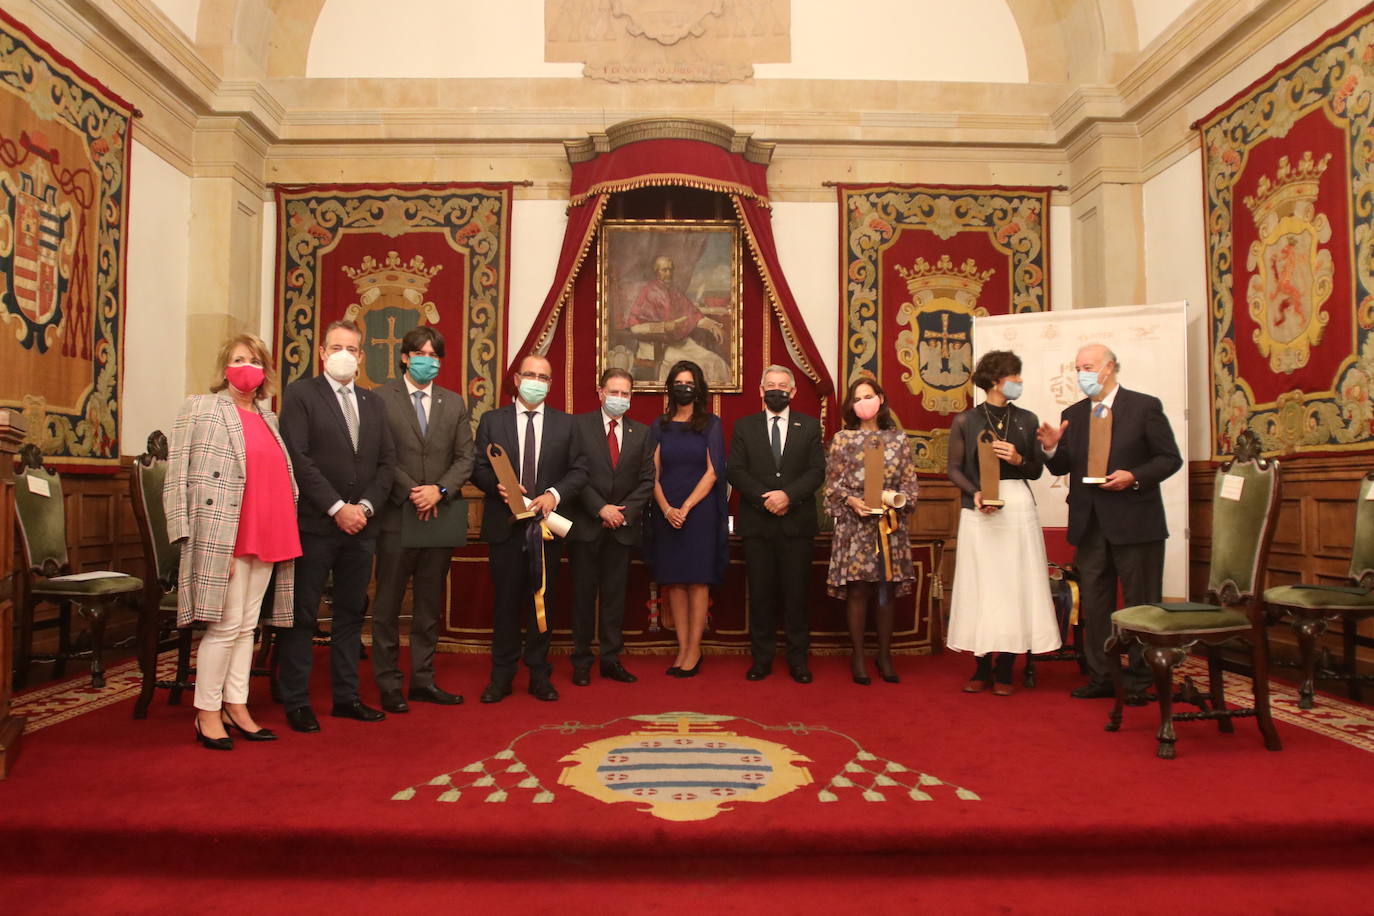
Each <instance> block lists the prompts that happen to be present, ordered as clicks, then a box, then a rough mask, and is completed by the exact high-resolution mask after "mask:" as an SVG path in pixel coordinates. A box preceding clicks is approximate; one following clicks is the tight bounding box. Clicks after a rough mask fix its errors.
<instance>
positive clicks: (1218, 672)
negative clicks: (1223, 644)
mask: <svg viewBox="0 0 1374 916" xmlns="http://www.w3.org/2000/svg"><path fill="white" fill-rule="evenodd" d="M1224 676H1225V672H1224V671H1223V670H1222V667H1221V652H1220V650H1218V649H1217V647H1216V646H1208V647H1207V685H1208V687H1209V688H1210V690H1211V695H1212V711H1213V712H1225V711H1226V682H1225V680H1224ZM1217 731H1219V732H1221V733H1222V734H1223V735H1231V734H1235V731H1236V725H1235V723H1234V722H1232V721H1231V717H1230V716H1227V717H1226V718H1224V719H1218V720H1217Z"/></svg>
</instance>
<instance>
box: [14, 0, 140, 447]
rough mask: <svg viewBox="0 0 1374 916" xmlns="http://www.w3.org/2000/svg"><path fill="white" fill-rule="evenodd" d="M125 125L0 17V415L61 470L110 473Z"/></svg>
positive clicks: (64, 66)
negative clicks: (18, 420)
mask: <svg viewBox="0 0 1374 916" xmlns="http://www.w3.org/2000/svg"><path fill="white" fill-rule="evenodd" d="M134 116H135V112H134V109H133V106H131V105H130V104H129V103H128V102H126V101H124V100H123V99H121V98H120V97H119V96H117V95H115V94H114V93H112V92H110V90H109V89H107V88H106V87H105V86H102V85H101V84H100V83H99V82H97V81H96V80H95V79H93V78H92V77H91V76H89V75H88V74H86V73H85V72H84V71H82V70H81V69H80V68H79V67H77V66H76V65H75V64H73V63H72V62H71V61H69V60H67V59H66V58H65V57H63V56H62V55H61V54H59V53H57V52H56V51H55V50H54V49H53V48H52V47H51V46H50V45H49V44H47V43H46V42H44V41H43V40H42V39H40V38H38V37H37V36H36V35H34V34H33V33H32V32H30V31H29V30H28V29H26V28H25V27H24V26H22V25H20V24H19V23H18V22H16V21H15V20H14V19H12V18H11V17H9V16H8V15H6V14H5V13H4V12H3V11H0V406H5V407H13V408H15V409H16V410H19V411H20V412H22V413H23V415H24V419H25V421H26V423H27V425H28V437H27V440H26V441H29V442H33V443H36V444H37V445H38V446H39V447H41V448H42V449H43V453H44V454H45V455H49V456H51V457H52V458H53V459H54V461H55V463H56V464H58V465H61V466H67V467H72V466H77V467H88V468H89V467H96V468H99V467H109V468H113V467H115V466H117V465H118V463H119V418H120V383H121V379H122V376H123V356H124V350H123V332H124V259H125V243H124V240H125V237H126V232H125V226H126V225H127V223H128V212H129V155H130V151H131V146H130V143H129V132H130V128H131V126H132V121H133V118H134Z"/></svg>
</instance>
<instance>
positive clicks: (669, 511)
mask: <svg viewBox="0 0 1374 916" xmlns="http://www.w3.org/2000/svg"><path fill="white" fill-rule="evenodd" d="M658 508H659V511H660V512H662V513H663V517H664V518H666V519H667V520H668V524H670V525H672V526H673V527H674V528H681V527H682V526H683V525H684V524H686V522H687V513H688V512H691V511H692V507H691V506H689V505H687V504H686V503H683V504H682V508H681V509H679V508H677V507H676V506H669V505H666V504H664V503H660V504H659V507H658Z"/></svg>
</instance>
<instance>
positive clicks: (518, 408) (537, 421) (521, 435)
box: [513, 398, 563, 506]
mask: <svg viewBox="0 0 1374 916" xmlns="http://www.w3.org/2000/svg"><path fill="white" fill-rule="evenodd" d="M530 410H533V411H534V466H535V467H536V468H537V467H539V459H540V457H541V456H542V455H543V454H544V402H543V401H540V402H539V406H538V407H527V406H525V404H524V403H523V402H521V400H520V399H519V398H516V399H515V438H516V440H517V442H518V443H519V445H520V454H519V455H517V456H516V458H517V461H515V462H513V463H514V464H515V473H516V475H517V476H518V475H519V474H520V468H521V467H522V466H523V465H524V461H525V428H526V427H527V426H529V423H530V418H529V417H528V416H526V414H527V413H528V412H529V411H530ZM522 485H523V486H524V488H525V489H526V490H528V491H529V492H527V493H526V494H525V498H526V499H534V498H535V497H536V496H538V495H539V494H538V493H535V492H534V490H533V485H534V482H533V481H522ZM548 492H550V493H552V494H553V504H554V505H555V506H557V505H558V504H559V503H561V502H562V501H563V497H561V496H559V495H558V491H557V490H555V489H554V488H553V487H549V489H548Z"/></svg>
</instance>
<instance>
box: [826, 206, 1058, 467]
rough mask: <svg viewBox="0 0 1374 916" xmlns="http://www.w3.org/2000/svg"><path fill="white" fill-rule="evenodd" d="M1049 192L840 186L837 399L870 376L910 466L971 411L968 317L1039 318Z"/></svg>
mask: <svg viewBox="0 0 1374 916" xmlns="http://www.w3.org/2000/svg"><path fill="white" fill-rule="evenodd" d="M1049 195H1050V189H1049V188H1002V187H946V186H940V185H927V186H920V185H841V186H840V188H839V199H840V200H839V202H840V232H841V239H840V244H841V252H842V253H841V264H842V267H843V270H844V276H843V288H844V292H843V296H844V300H843V318H842V320H843V322H844V323H843V326H842V328H841V341H842V351H841V359H840V375H841V387H840V391H839V395H838V396H839V397H840V398H841V399H843V397H844V393H845V391H847V390H848V387H849V384H850V383H851V382H852V381H853V380H854V379H856V378H859V377H861V376H867V377H870V378H876V379H877V380H878V381H879V383H880V384H881V385H882V386H883V388H884V390H885V391H886V393H887V402H888V407H889V408H890V409H891V411H892V414H893V417H894V418H895V419H896V420H897V422H898V423H900V424H901V426H902V428H903V429H905V430H906V432H907V436H908V437H909V439H910V442H911V449H912V454H913V456H914V457H915V459H916V466H917V467H918V468H919V469H920V470H921V471H923V472H926V473H944V471H945V462H946V458H947V456H948V444H949V425H950V422H951V421H952V420H953V419H954V415H955V414H957V413H959V412H960V411H962V410H965V409H967V408H968V407H970V406H972V404H973V383H972V375H973V368H974V365H973V341H972V332H973V318H974V316H983V315H1006V314H1009V313H1012V312H1038V311H1043V310H1045V309H1047V308H1049V282H1050V279H1049V224H1048V213H1049Z"/></svg>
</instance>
